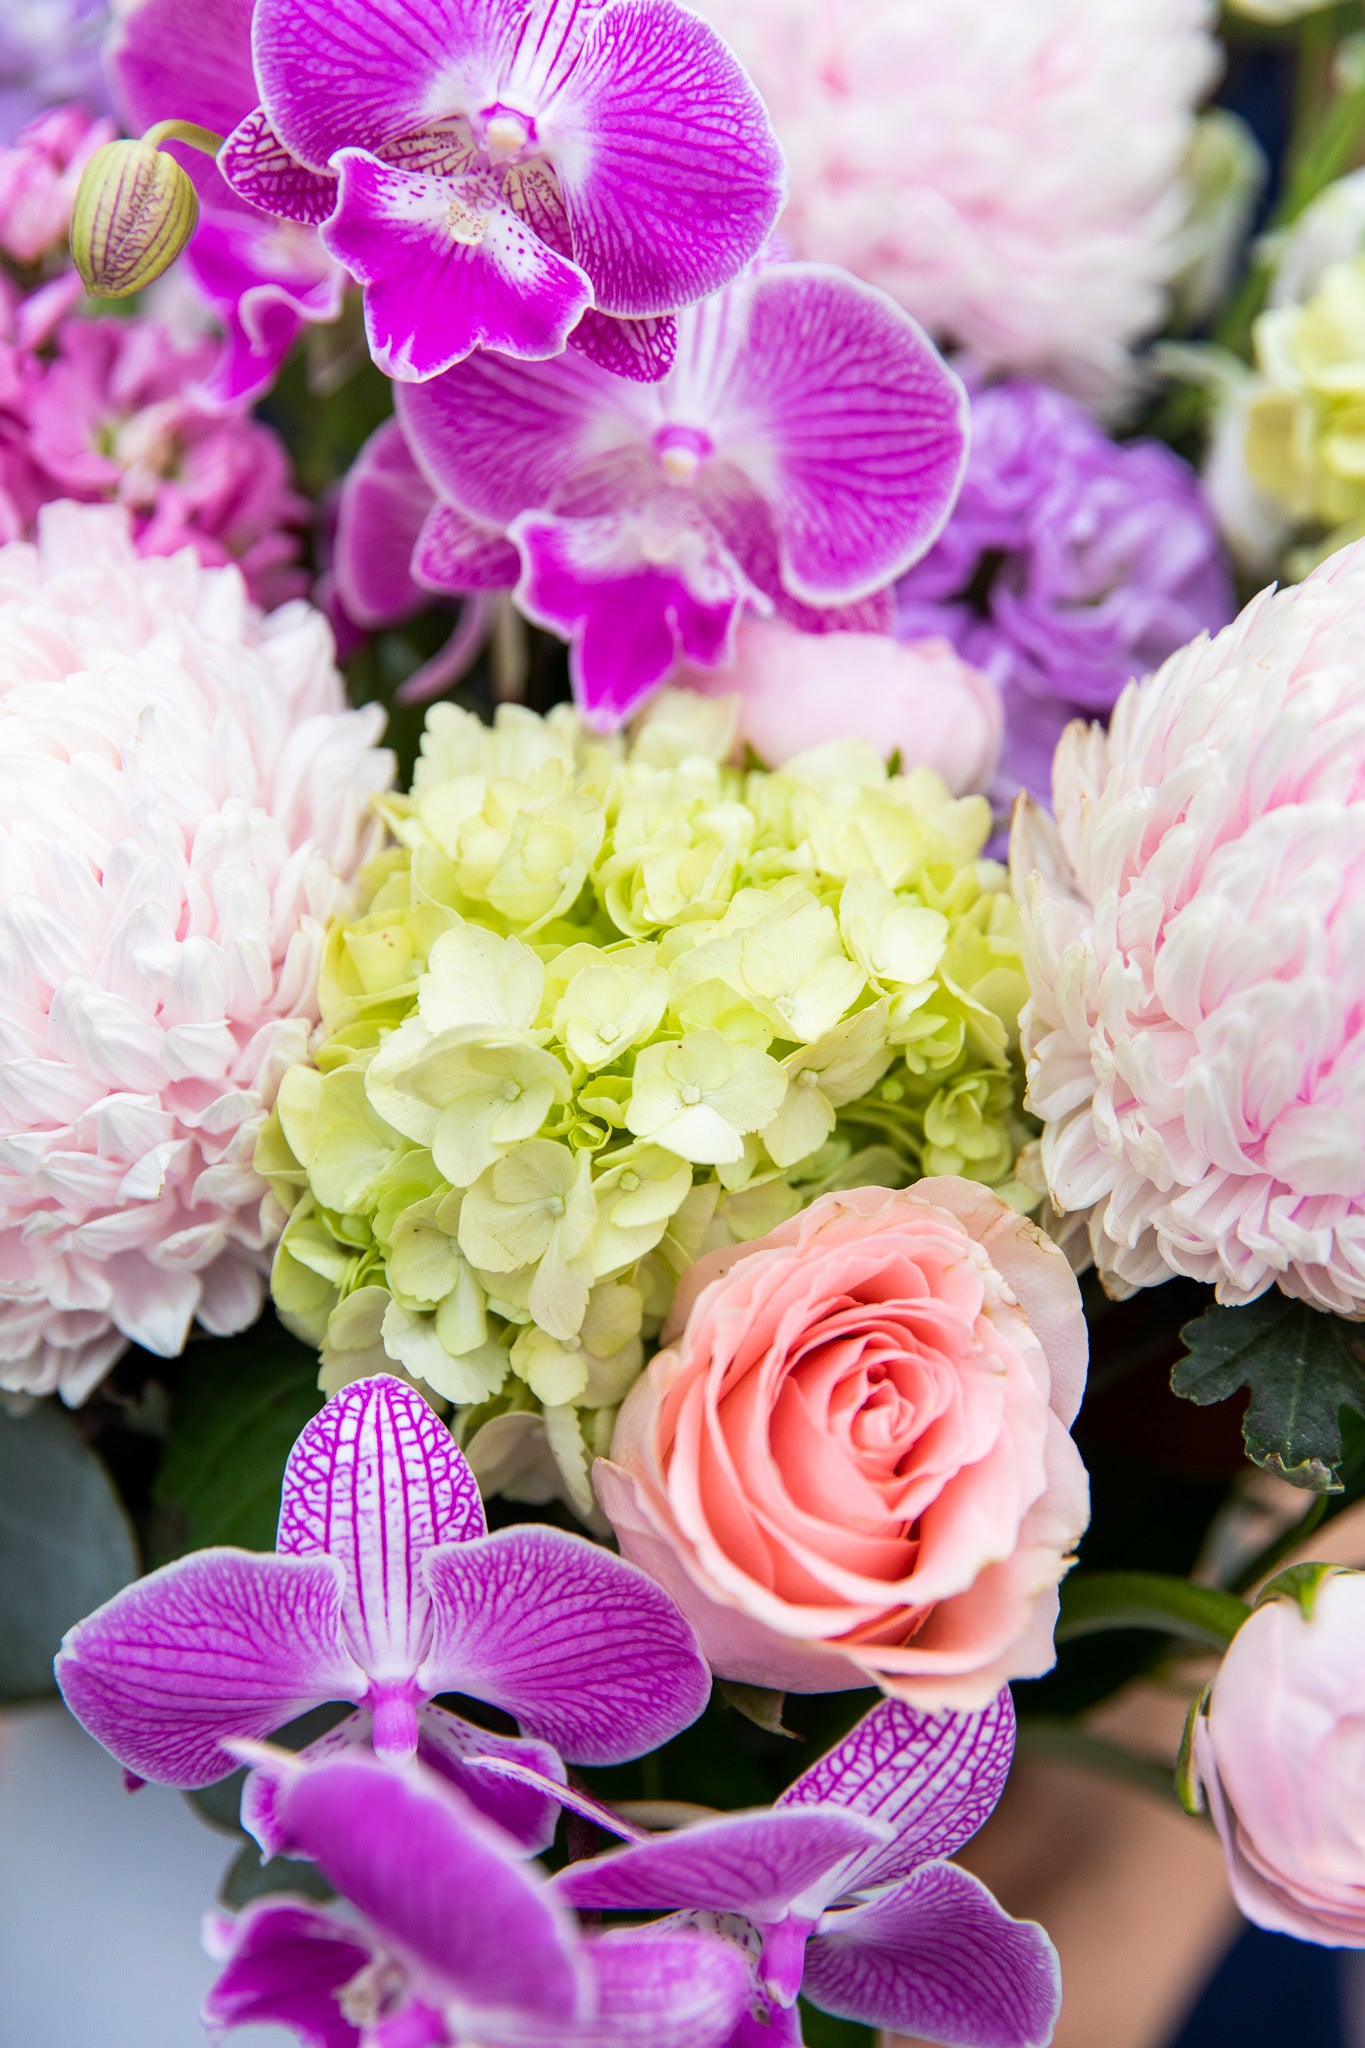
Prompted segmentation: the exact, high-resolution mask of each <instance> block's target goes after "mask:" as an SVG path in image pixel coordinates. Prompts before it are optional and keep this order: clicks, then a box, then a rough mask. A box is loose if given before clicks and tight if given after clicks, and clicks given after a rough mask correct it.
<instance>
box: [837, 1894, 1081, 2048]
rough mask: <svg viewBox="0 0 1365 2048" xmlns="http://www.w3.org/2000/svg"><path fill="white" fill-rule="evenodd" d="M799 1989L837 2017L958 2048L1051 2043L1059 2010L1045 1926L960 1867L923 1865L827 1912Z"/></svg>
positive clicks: (1024, 2047) (1057, 1982) (1032, 2046)
mask: <svg viewBox="0 0 1365 2048" xmlns="http://www.w3.org/2000/svg"><path fill="white" fill-rule="evenodd" d="M801 1989H802V1991H803V1993H804V1995H805V1996H806V1997H807V1998H808V1999H809V2000H810V2001H811V2003H812V2004H813V2005H818V2006H819V2007H820V2008H821V2010H822V2011H824V2012H830V2013H834V2014H835V2015H836V2016H837V2017H839V2018H840V2019H851V2020H860V2021H862V2022H863V2024H864V2025H866V2026H872V2027H885V2028H887V2029H894V2030H895V2031H897V2032H902V2033H907V2034H915V2035H926V2036H927V2037H928V2038H929V2039H930V2040H931V2041H942V2042H945V2043H948V2044H961V2048H1042V2044H1044V2043H1045V2042H1047V2041H1050V2040H1051V2038H1052V2028H1053V2024H1054V2022H1055V2020H1056V2018H1057V2012H1058V2009H1059V2007H1060V2005H1061V1977H1060V1973H1059V1971H1058V1967H1057V1955H1056V1951H1055V1950H1054V1948H1053V1946H1052V1943H1051V1942H1050V1941H1049V1940H1048V1938H1047V1936H1046V1935H1045V1934H1044V1932H1043V1930H1042V1928H1041V1927H1039V1926H1037V1925H1035V1923H1034V1922H1033V1921H1031V1920H1012V1919H1011V1918H1010V1916H1009V1914H1008V1913H1006V1912H1005V1911H1004V1910H1003V1908H1002V1907H1000V1906H998V1905H997V1904H996V1902H995V1900H994V1899H993V1898H992V1897H991V1895H990V1893H989V1892H988V1891H987V1890H986V1887H985V1885H983V1884H982V1883H981V1882H980V1880H979V1879H978V1878H975V1877H972V1876H970V1875H969V1873H968V1872H967V1871H965V1870H961V1869H959V1868H958V1866H957V1865H956V1864H953V1863H926V1864H923V1865H922V1866H921V1867H920V1869H919V1870H917V1871H916V1872H915V1874H914V1875H913V1877H909V1878H907V1879H906V1881H905V1883H904V1884H902V1885H899V1886H898V1887H897V1888H896V1890H895V1891H893V1892H889V1893H887V1894H885V1895H884V1896H883V1897H882V1898H879V1899H874V1900H873V1901H872V1903H871V1904H870V1905H866V1906H858V1907H855V1908H854V1909H853V1910H852V1911H851V1912H847V1913H832V1914H829V1915H828V1916H827V1917H826V1918H825V1919H824V1920H823V1921H822V1922H821V1926H820V1931H819V1932H818V1933H817V1934H816V1935H815V1936H814V1937H813V1939H812V1940H811V1942H810V1944H809V1945H808V1947H807V1950H806V1974H805V1979H804V1981H803V1983H802V1986H801Z"/></svg>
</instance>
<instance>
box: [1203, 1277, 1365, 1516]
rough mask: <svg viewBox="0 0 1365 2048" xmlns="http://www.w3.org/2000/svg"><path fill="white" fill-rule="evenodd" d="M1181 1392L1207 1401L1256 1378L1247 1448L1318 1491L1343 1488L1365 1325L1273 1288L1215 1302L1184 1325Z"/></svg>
mask: <svg viewBox="0 0 1365 2048" xmlns="http://www.w3.org/2000/svg"><path fill="white" fill-rule="evenodd" d="M1181 1335H1182V1337H1183V1338H1184V1340H1185V1343H1186V1345H1187V1346H1188V1350H1189V1356H1188V1357H1186V1358H1182V1359H1181V1360H1180V1362H1179V1363H1178V1364H1177V1366H1176V1367H1175V1370H1174V1372H1173V1373H1172V1374H1171V1385H1172V1386H1173V1387H1174V1389H1175V1391H1176V1393H1177V1394H1183V1395H1184V1396H1185V1398H1186V1399H1187V1400H1190V1401H1195V1402H1197V1403H1198V1404H1199V1405H1200V1407H1205V1408H1206V1407H1209V1406H1210V1405H1212V1404H1213V1403H1214V1402H1217V1401H1226V1400H1228V1399H1229V1398H1230V1397H1231V1396H1232V1395H1233V1394H1236V1393H1238V1392H1239V1391H1240V1390H1241V1388H1243V1387H1249V1388H1250V1390H1251V1401H1250V1404H1249V1406H1248V1408H1247V1412H1246V1416H1245V1418H1244V1420H1243V1423H1242V1435H1243V1438H1244V1440H1245V1443H1246V1448H1247V1455H1248V1457H1251V1458H1254V1459H1255V1461H1256V1463H1257V1464H1258V1465H1264V1466H1265V1467H1266V1469H1267V1471H1270V1472H1274V1473H1277V1474H1278V1475H1279V1477H1280V1478H1282V1479H1288V1480H1290V1481H1291V1482H1292V1483H1293V1484H1294V1485H1295V1486H1303V1487H1307V1488H1309V1489H1311V1490H1312V1491H1314V1492H1317V1493H1336V1492H1339V1491H1340V1490H1341V1486H1342V1479H1341V1475H1340V1471H1339V1467H1340V1465H1341V1460H1342V1451H1343V1445H1342V1431H1341V1411H1342V1409H1343V1408H1347V1409H1354V1410H1355V1411H1356V1413H1357V1414H1365V1331H1362V1329H1361V1326H1360V1325H1359V1324H1358V1323H1347V1322H1343V1321H1342V1320H1341V1318H1340V1317H1338V1316H1328V1315H1323V1314H1321V1313H1320V1312H1319V1311H1318V1310H1316V1309H1312V1308H1309V1307H1308V1306H1307V1305H1306V1304H1305V1303H1303V1302H1301V1301H1291V1300H1289V1298H1288V1297H1287V1296H1286V1295H1283V1294H1280V1293H1279V1292H1278V1291H1277V1290H1273V1289H1272V1291H1271V1292H1270V1293H1268V1294H1263V1295H1262V1296H1261V1297H1260V1299H1259V1300H1258V1301H1253V1302H1249V1303H1248V1304H1247V1306H1246V1307H1245V1308H1216V1307H1215V1308H1210V1309H1206V1310H1205V1312H1204V1314H1203V1315H1202V1316H1200V1317H1199V1319H1198V1321H1197V1322H1193V1323H1187V1324H1186V1326H1185V1328H1184V1329H1183V1330H1182V1332H1181Z"/></svg>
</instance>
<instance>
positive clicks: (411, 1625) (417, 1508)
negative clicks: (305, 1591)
mask: <svg viewBox="0 0 1365 2048" xmlns="http://www.w3.org/2000/svg"><path fill="white" fill-rule="evenodd" d="M485 1526H486V1525H485V1522H484V1514H483V1503H482V1501H481V1500H480V1498H479V1489H478V1484H477V1482H476V1480H475V1478H474V1475H473V1473H472V1472H471V1471H470V1469H469V1467H468V1465H467V1464H466V1463H465V1461H464V1457H463V1455H462V1454H461V1452H460V1451H459V1449H458V1448H457V1446H456V1444H455V1440H454V1438H453V1437H452V1436H451V1434H450V1431H449V1430H448V1429H447V1428H446V1426H445V1424H444V1423H443V1422H441V1421H439V1420H438V1418H437V1417H436V1415H434V1414H433V1412H432V1410H431V1409H430V1407H429V1406H428V1405H427V1403H426V1402H425V1401H424V1400H423V1399H422V1397H421V1395H420V1394H418V1393H416V1392H414V1390H413V1389H412V1388H411V1387H409V1386H405V1385H404V1383H403V1382H402V1381H401V1380H397V1379H393V1378H391V1377H390V1376H389V1375H388V1374H379V1375H378V1376H377V1377H376V1378H374V1379H367V1380H356V1381H355V1382H354V1383H353V1384H352V1385H351V1386H349V1387H343V1388H342V1390H341V1392H340V1393H338V1394H334V1395H333V1396H332V1398H331V1400H330V1401H329V1402H328V1403H327V1405H326V1407H325V1408H323V1410H322V1412H321V1413H320V1414H318V1415H315V1416H314V1417H313V1419H312V1421H311V1422H310V1423H308V1424H307V1426H306V1427H305V1429H304V1430H303V1433H302V1435H301V1436H300V1437H299V1439H298V1441H297V1443H296V1444H295V1445H294V1448H293V1450H292V1451H291V1452H290V1453H289V1462H288V1464H287V1465H286V1466H285V1469H284V1487H283V1491H282V1493H281V1498H280V1529H279V1536H278V1539H277V1548H278V1549H279V1550H280V1551H281V1552H282V1553H283V1554H285V1555H286V1556H296V1557H308V1556H316V1555H325V1556H329V1557H334V1558H336V1559H337V1560H338V1561H339V1562H340V1564H341V1566H342V1567H343V1570H344V1572H345V1577H346V1593H345V1600H344V1606H343V1613H344V1617H345V1624H346V1628H347V1632H348V1634H349V1636H350V1639H351V1643H352V1645H353V1647H354V1650H355V1654H356V1656H357V1658H358V1659H359V1660H360V1662H361V1663H362V1664H363V1665H364V1668H365V1670H366V1671H367V1672H368V1673H369V1675H370V1676H371V1678H374V1679H379V1680H384V1679H392V1678H399V1679H403V1678H410V1677H411V1676H412V1673H413V1671H414V1669H415V1667H416V1665H417V1663H418V1661H419V1659H420V1658H421V1655H422V1651H423V1647H424V1643H425V1636H426V1624H427V1611H428V1610H427V1596H426V1588H425V1585H424V1583H423V1581H422V1579H421V1577H420V1572H419V1565H420V1560H421V1558H422V1555H423V1553H424V1552H426V1551H428V1550H430V1549H432V1548H433V1546H435V1545H437V1544H449V1543H455V1544H458V1543H466V1542H468V1541H469V1540H470V1539H471V1538H473V1537H477V1536H481V1535H482V1534H483V1531H484V1528H485Z"/></svg>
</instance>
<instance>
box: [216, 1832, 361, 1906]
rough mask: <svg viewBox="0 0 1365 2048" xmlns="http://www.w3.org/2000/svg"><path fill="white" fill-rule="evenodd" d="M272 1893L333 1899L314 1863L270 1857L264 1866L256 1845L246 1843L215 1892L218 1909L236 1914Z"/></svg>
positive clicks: (230, 1864) (330, 1888)
mask: <svg viewBox="0 0 1365 2048" xmlns="http://www.w3.org/2000/svg"><path fill="white" fill-rule="evenodd" d="M272 1892H288V1893H290V1894H291V1895H292V1896H293V1897H294V1898H296V1899H298V1898H304V1899H331V1898H335V1896H336V1894H335V1893H334V1892H333V1890H332V1887H331V1886H330V1885H329V1884H328V1882H327V1880H326V1878H325V1877H324V1876H323V1874H322V1872H321V1871H320V1870H319V1869H318V1867H317V1864H316V1863H305V1862H303V1861H302V1860H301V1859H300V1858H298V1857H295V1856H272V1857H271V1858H270V1859H269V1861H268V1862H265V1863H263V1862H262V1861H261V1852H260V1850H259V1849H258V1848H257V1847H256V1844H255V1843H254V1842H247V1843H245V1844H244V1845H243V1846H242V1848H241V1849H239V1850H238V1852H237V1854H236V1855H235V1856H234V1857H233V1859H232V1861H231V1863H229V1865H228V1867H227V1872H226V1875H225V1876H224V1878H223V1882H222V1885H221V1887H220V1889H219V1892H218V1903H219V1905H220V1906H226V1907H227V1908H228V1910H229V1912H232V1913H239V1912H240V1911H241V1909H242V1907H243V1906H249V1905H250V1903H251V1901H252V1900H253V1899H264V1898H268V1897H269V1896H270V1894H271V1893H272Z"/></svg>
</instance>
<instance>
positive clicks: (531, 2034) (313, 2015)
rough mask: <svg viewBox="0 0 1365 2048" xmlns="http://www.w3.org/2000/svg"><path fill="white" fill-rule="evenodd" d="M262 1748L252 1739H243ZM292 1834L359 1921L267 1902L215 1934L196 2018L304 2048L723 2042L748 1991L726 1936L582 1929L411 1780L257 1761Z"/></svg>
mask: <svg viewBox="0 0 1365 2048" xmlns="http://www.w3.org/2000/svg"><path fill="white" fill-rule="evenodd" d="M252 1749H253V1751H255V1752H256V1753H257V1754H260V1746H259V1745H252ZM262 1767H263V1770H264V1772H265V1773H266V1774H267V1775H269V1776H271V1777H272V1778H273V1779H274V1791H275V1798H276V1802H277V1806H278V1809H279V1811H280V1813H281V1816H282V1819H283V1823H284V1826H285V1828H286V1830H287V1833H288V1837H289V1839H290V1841H291V1842H292V1843H293V1844H294V1845H295V1846H296V1848H297V1850H298V1851H299V1853H301V1854H303V1855H305V1856H308V1857H310V1858H311V1859H312V1860H313V1861H315V1862H316V1863H317V1864H318V1866H319V1868H320V1869H321V1870H322V1872H323V1874H324V1876H325V1877H326V1878H327V1879H328V1880H329V1882H330V1883H331V1884H332V1885H333V1886H334V1887H335V1888H336V1890H337V1891H338V1892H340V1893H341V1895H342V1896H343V1897H344V1898H346V1899H348V1900H349V1901H350V1902H351V1904H352V1906H353V1907H354V1908H355V1909H357V1910H358V1912H359V1914H360V1915H361V1916H362V1918H361V1920H360V1922H359V1924H357V1923H356V1922H355V1921H354V1920H350V1919H346V1920H343V1919H341V1918H339V1917H338V1916H337V1915H335V1914H333V1913H330V1912H327V1911H322V1910H319V1909H317V1908H314V1907H310V1906H305V1905H303V1904H301V1903H299V1902H296V1901H293V1900H289V1901H276V1900H266V1901H262V1902H260V1903H259V1904H257V1905H256V1906H254V1907H250V1908H248V1909H247V1911H246V1912H245V1913H244V1914H243V1915H242V1916H241V1918H240V1919H239V1920H238V1921H237V1922H236V1923H235V1924H234V1923H232V1922H230V1921H229V1922H220V1923H219V1924H218V1926H217V1927H216V1928H215V1930H214V1931H215V1933H216V1934H217V1935H218V1938H219V1941H220V1943H221V1948H222V1950H223V1951H225V1955H226V1961H225V1967H224V1969H223V1971H222V1973H221V1975H220V1976H219V1977H218V1980H217V1982H216V1983H215V1984H214V1985H213V1987H212V1989H211V1990H210V1992H209V1995H208V1998H207V2000H206V2002H205V2006H204V2023H205V2025H206V2027H207V2028H208V2030H209V2033H210V2036H211V2037H213V2038H215V2039H216V2038H219V2037H221V2035H222V2034H223V2033H224V2032H226V2031H227V2030H228V2029H229V2028H232V2027H237V2026H252V2025H260V2024H266V2025H268V2024H270V2023H272V2022H273V2023H275V2024H279V2025H283V2026H286V2027H288V2028H290V2029H291V2030H292V2031H293V2032H294V2034H295V2035H296V2036H297V2037H298V2039H299V2040H301V2041H303V2042H305V2043H307V2044H308V2048H466V2044H470V2048H472V2044H473V2043H475V2042H477V2043H478V2044H479V2048H721V2044H722V2043H724V2042H726V2041H727V2040H729V2039H730V2037H731V2035H732V2034H733V2031H734V2028H735V2026H736V2024H737V2022H738V2020H739V2017H740V2015H741V2013H742V2011H743V2009H744V2006H745V2003H746V2000H747V1997H748V1975H749V1973H748V1969H747V1966H746V1964H745V1960H744V1957H743V1955H742V1953H741V1952H740V1950H739V1949H738V1948H737V1947H736V1946H735V1945H734V1944H733V1943H731V1942H728V1941H725V1940H723V1939H721V1938H719V1937H717V1936H715V1935H707V1934H705V1933H702V1932H698V1931H690V1930H683V1929H679V1930H673V1931H660V1930H655V1929H642V1930H639V1931H636V1930H631V1931H629V1932H625V1931H621V1932H616V1933H611V1934H606V1935H599V1936H596V1937H590V1938H584V1937H583V1936H582V1935H580V1934H579V1933H578V1932H577V1930H576V1928H575V1926H574V1924H573V1918H572V1915H571V1914H569V1913H568V1912H567V1911H566V1910H565V1908H564V1906H563V1904H562V1902H561V1901H560V1900H559V1899H558V1898H557V1897H556V1896H555V1894H554V1892H553V1890H552V1888H551V1887H550V1886H549V1885H548V1884H547V1883H546V1881H545V1880H544V1878H543V1877H541V1876H540V1874H539V1873H538V1872H537V1871H535V1870H534V1869H533V1868H532V1867H531V1866H529V1865H527V1864H526V1863H524V1862H521V1861H518V1860H517V1858H516V1855H515V1853H514V1852H513V1851H512V1850H511V1849H510V1848H509V1845H508V1844H507V1843H506V1842H505V1841H504V1840H502V1839H501V1838H500V1836H499V1835H498V1834H497V1832H496V1830H494V1829H493V1828H490V1827H489V1826H488V1825H487V1823H486V1822H485V1821H483V1820H481V1819H480V1817H479V1816H478V1815H477V1814H476V1813H474V1812H473V1811H472V1810H471V1808H470V1807H469V1806H468V1804H467V1803H466V1802H465V1801H464V1800H462V1799H461V1798H460V1797H459V1796H458V1794H454V1793H452V1792H451V1791H449V1790H448V1789H447V1788H446V1787H445V1786H443V1785H441V1784H440V1783H439V1782H438V1781H436V1780H434V1779H432V1778H431V1777H430V1776H429V1774H427V1773H425V1772H422V1771H420V1770H410V1771H404V1772H401V1773H398V1772H394V1771H392V1770H388V1769H386V1768H385V1767H384V1766H383V1765H382V1764H379V1763H376V1762H375V1761H374V1760H373V1759H369V1758H363V1757H359V1756H352V1757H348V1758H342V1759H339V1760H336V1761H332V1762H326V1763H320V1764H314V1765H311V1766H308V1765H300V1764H298V1763H296V1762H295V1761H294V1760H293V1759H292V1758H285V1757H282V1756H281V1755H280V1754H279V1752H274V1753H271V1752H265V1754H264V1757H263V1758H262Z"/></svg>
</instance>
